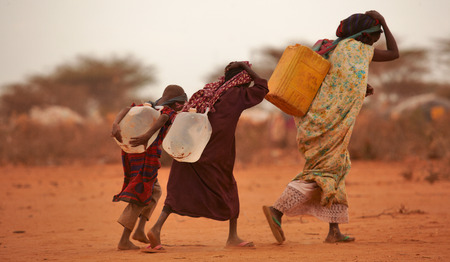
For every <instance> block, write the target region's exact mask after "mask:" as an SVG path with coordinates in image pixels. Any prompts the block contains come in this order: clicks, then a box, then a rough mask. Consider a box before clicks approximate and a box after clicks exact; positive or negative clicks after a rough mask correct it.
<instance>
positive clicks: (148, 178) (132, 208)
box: [112, 85, 187, 250]
mask: <svg viewBox="0 0 450 262" xmlns="http://www.w3.org/2000/svg"><path fill="white" fill-rule="evenodd" d="M186 100H187V97H186V94H185V93H184V90H183V88H181V87H180V86H177V85H169V86H167V87H166V89H165V90H164V93H163V96H162V97H161V98H160V99H159V100H157V101H156V102H155V103H152V105H153V106H162V107H163V108H162V109H161V111H160V116H159V117H158V118H157V120H156V121H155V122H154V123H153V124H152V126H151V127H150V128H149V129H148V131H147V132H146V133H145V134H143V135H141V136H138V137H133V138H131V139H130V144H131V146H134V147H136V146H139V145H144V146H146V145H147V143H148V140H149V139H150V137H152V136H153V134H154V133H155V132H157V131H158V130H159V132H158V135H157V137H156V139H155V141H154V142H153V143H152V144H151V145H150V146H149V147H148V148H147V149H146V151H145V152H143V153H137V154H130V153H126V152H124V151H123V150H122V163H123V169H124V183H123V187H122V190H121V192H120V193H119V194H117V195H115V196H114V198H113V201H114V202H118V201H125V202H128V205H127V207H126V208H125V210H124V211H123V213H122V215H121V216H120V217H119V219H118V221H117V222H119V223H120V224H121V225H122V226H123V227H124V229H123V233H122V236H121V238H120V241H119V244H118V249H120V250H127V249H139V247H137V246H136V245H134V244H133V243H132V242H131V241H130V235H131V232H132V231H133V229H134V226H135V224H136V221H137V219H138V217H140V220H139V223H138V226H137V228H136V230H135V232H134V234H133V239H135V240H138V241H141V242H144V243H149V240H148V239H147V237H146V235H145V232H144V228H145V223H146V222H147V221H148V219H149V218H150V216H151V214H152V212H153V210H154V209H155V206H156V203H157V202H158V200H159V198H160V197H161V187H160V185H159V183H158V179H157V176H158V169H159V168H160V167H161V163H160V161H159V158H160V157H161V143H162V141H163V139H164V137H165V136H166V134H167V131H168V129H169V126H170V125H171V124H172V121H173V119H174V118H175V115H176V110H177V109H180V108H181V106H182V105H183V104H184V102H185V101H186ZM132 106H134V104H133V105H132ZM132 106H130V107H127V108H124V109H123V110H122V111H120V113H119V114H118V115H117V117H116V119H115V121H114V123H113V128H112V136H114V137H115V138H116V139H117V140H118V141H119V142H122V136H121V134H120V131H121V130H120V126H119V123H120V121H121V120H122V119H123V118H124V116H125V115H126V114H127V113H128V111H129V110H130V108H131V107H132Z"/></svg>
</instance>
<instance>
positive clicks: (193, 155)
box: [162, 109, 212, 163]
mask: <svg viewBox="0 0 450 262" xmlns="http://www.w3.org/2000/svg"><path fill="white" fill-rule="evenodd" d="M208 111H209V110H208V109H207V110H206V112H205V113H203V114H200V113H196V112H193V111H190V112H181V113H179V114H178V115H177V116H176V117H175V120H174V122H173V124H172V126H171V127H170V129H169V132H168V133H167V135H166V137H165V138H164V141H163V143H162V145H163V148H164V150H165V151H166V152H167V154H169V155H170V156H171V157H173V158H174V159H175V160H177V161H179V162H189V163H193V162H196V161H197V160H198V159H199V158H200V156H201V155H202V153H203V150H204V149H205V147H206V144H208V141H209V138H210V137H211V133H212V127H211V124H210V123H209V120H208Z"/></svg>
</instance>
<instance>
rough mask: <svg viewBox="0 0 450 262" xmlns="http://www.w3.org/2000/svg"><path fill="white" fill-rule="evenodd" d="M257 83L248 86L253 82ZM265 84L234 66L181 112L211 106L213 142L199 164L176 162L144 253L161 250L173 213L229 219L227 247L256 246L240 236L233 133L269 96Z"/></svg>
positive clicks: (246, 69)
mask: <svg viewBox="0 0 450 262" xmlns="http://www.w3.org/2000/svg"><path fill="white" fill-rule="evenodd" d="M252 81H253V82H254V84H253V85H252V86H250V82H252ZM268 91H269V90H268V88H267V81H266V80H265V79H262V78H261V77H259V76H258V75H257V74H256V73H255V72H254V71H253V70H252V69H251V68H250V65H249V64H248V63H246V62H232V63H230V64H229V65H228V66H227V67H226V68H225V76H224V77H222V78H220V79H219V81H217V82H214V83H210V84H207V85H206V86H205V87H204V88H203V89H201V90H199V91H198V92H196V93H195V94H194V95H193V96H192V97H191V98H190V99H189V102H188V103H187V104H186V105H185V107H184V109H183V111H187V110H189V108H196V109H197V112H199V113H203V112H204V111H205V110H206V108H209V109H210V111H209V113H208V119H209V121H210V123H211V126H212V134H211V138H210V140H209V142H208V144H207V145H206V147H205V149H204V150H203V153H202V155H201V157H200V159H199V160H198V161H197V162H195V163H183V162H178V161H173V162H172V167H171V170H170V176H169V181H168V184H167V198H166V200H165V203H164V204H165V206H164V209H163V211H162V213H161V216H160V217H159V219H158V221H157V222H156V224H155V226H153V228H152V229H151V230H150V231H149V232H148V234H147V236H148V237H149V240H150V243H151V246H150V247H148V248H146V250H142V251H144V252H160V250H163V247H162V246H161V242H160V231H161V227H162V226H163V224H164V222H165V220H166V219H167V217H168V216H169V215H170V214H171V213H176V214H178V215H184V216H190V217H206V218H210V219H214V220H219V221H229V234H228V239H227V241H226V246H228V247H253V246H254V244H253V243H252V242H249V241H244V240H242V239H240V238H239V237H238V234H237V219H238V216H239V196H238V189H237V185H236V180H235V179H234V174H233V169H234V161H235V155H236V150H235V131H236V125H237V123H238V121H239V117H240V115H241V113H242V112H243V111H244V110H245V109H247V108H250V107H252V106H255V105H257V104H259V103H260V102H261V101H262V100H263V99H264V97H265V95H266V94H267V92H268Z"/></svg>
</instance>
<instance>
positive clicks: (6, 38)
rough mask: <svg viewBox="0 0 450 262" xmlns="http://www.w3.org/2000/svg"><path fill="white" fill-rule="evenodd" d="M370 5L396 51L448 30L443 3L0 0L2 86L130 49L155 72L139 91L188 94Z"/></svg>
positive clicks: (428, 43)
mask: <svg viewBox="0 0 450 262" xmlns="http://www.w3.org/2000/svg"><path fill="white" fill-rule="evenodd" d="M367 10H377V11H379V12H380V13H381V14H382V15H383V16H384V17H385V19H386V21H387V23H388V25H389V27H390V29H391V31H392V32H393V33H394V35H395V36H396V38H397V41H398V43H399V47H400V48H412V47H430V48H432V47H433V43H434V41H436V40H438V39H439V38H449V37H450V21H449V18H448V15H449V11H450V1H448V0H374V1H366V0H341V1H336V0H319V1H314V0H224V1H216V0H158V1H153V0H147V1H145V0H120V1H119V0H0V43H1V45H0V85H4V84H8V83H11V82H20V81H24V80H25V79H26V77H27V76H30V75H33V74H47V73H49V72H50V71H51V70H53V69H54V67H55V66H57V65H60V64H62V63H65V62H70V61H74V59H75V57H76V56H78V55H92V56H95V57H99V58H107V57H110V56H112V55H119V56H122V55H128V54H130V55H133V56H134V57H136V58H137V59H139V60H140V61H141V62H142V63H144V64H146V65H152V66H154V67H155V69H156V78H157V80H158V82H157V83H156V84H154V85H151V86H149V87H148V88H147V89H146V90H148V91H149V92H151V93H152V94H153V93H156V94H155V95H153V96H155V97H158V96H160V94H161V92H162V89H163V88H164V87H165V86H166V85H168V84H179V85H181V86H183V87H184V88H185V90H186V92H187V94H188V95H192V93H193V92H195V91H196V90H197V89H200V88H202V87H203V86H204V84H206V82H205V81H206V80H205V78H206V77H207V76H208V75H209V74H211V73H212V72H214V71H215V70H217V69H218V68H220V67H223V66H225V65H226V64H227V63H228V62H229V61H235V60H250V61H252V58H253V60H254V58H255V53H256V52H257V51H258V50H260V49H261V48H264V47H268V46H271V47H277V48H284V47H285V46H287V45H289V44H294V43H296V42H299V41H301V42H309V43H313V42H315V41H316V40H317V39H320V38H334V37H335V36H334V34H335V30H336V27H337V26H338V24H339V21H340V20H342V19H344V18H346V17H348V16H349V15H351V14H353V13H362V12H365V11H367Z"/></svg>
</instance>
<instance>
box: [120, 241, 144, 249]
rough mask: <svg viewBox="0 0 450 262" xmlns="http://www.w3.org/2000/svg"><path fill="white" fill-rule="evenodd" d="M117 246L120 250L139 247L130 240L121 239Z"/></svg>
mask: <svg viewBox="0 0 450 262" xmlns="http://www.w3.org/2000/svg"><path fill="white" fill-rule="evenodd" d="M117 248H118V249H119V250H133V249H139V247H138V246H136V245H135V244H133V243H132V242H131V241H130V240H121V241H120V242H119V245H117Z"/></svg>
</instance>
